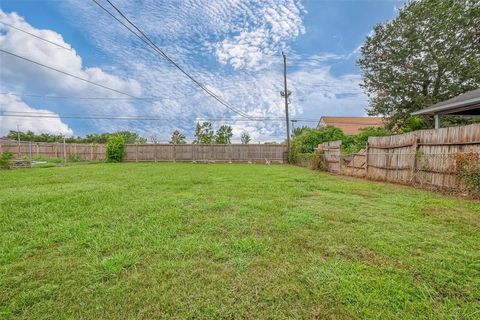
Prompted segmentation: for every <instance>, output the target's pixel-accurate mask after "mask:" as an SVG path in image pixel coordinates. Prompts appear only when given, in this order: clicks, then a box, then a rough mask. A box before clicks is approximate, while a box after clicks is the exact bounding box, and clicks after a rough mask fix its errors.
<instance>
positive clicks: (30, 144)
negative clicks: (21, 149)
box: [28, 141, 32, 168]
mask: <svg viewBox="0 0 480 320" xmlns="http://www.w3.org/2000/svg"><path fill="white" fill-rule="evenodd" d="M28 154H29V156H30V168H31V167H32V141H29V142H28Z"/></svg>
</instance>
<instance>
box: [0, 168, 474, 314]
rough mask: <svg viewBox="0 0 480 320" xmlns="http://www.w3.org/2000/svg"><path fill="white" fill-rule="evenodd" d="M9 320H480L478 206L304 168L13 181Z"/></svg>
mask: <svg viewBox="0 0 480 320" xmlns="http://www.w3.org/2000/svg"><path fill="white" fill-rule="evenodd" d="M0 180H1V186H0V250H1V251H0V253H1V257H0V318H2V319H17V318H18V319H100V318H101V319H158V318H164V319H175V318H178V319H187V318H188V319H225V318H227V319H285V318H294V319H302V318H303V319H312V318H320V319H323V318H327V319H350V318H361V319H478V318H479V317H480V202H478V201H470V200H465V199H455V198H449V197H446V196H443V195H440V194H435V193H430V192H425V191H421V190H415V189H413V188H409V187H404V186H396V185H389V184H382V183H375V182H369V181H364V180H358V179H353V178H347V177H338V176H332V175H328V174H325V173H321V172H314V171H310V170H307V169H303V168H297V167H293V166H286V165H285V166H276V165H272V166H265V165H246V164H245V165H239V164H174V163H168V164H155V163H148V164H135V163H123V164H97V165H84V166H72V167H61V168H48V169H33V170H16V171H2V172H0Z"/></svg>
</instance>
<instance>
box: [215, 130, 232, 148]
mask: <svg viewBox="0 0 480 320" xmlns="http://www.w3.org/2000/svg"><path fill="white" fill-rule="evenodd" d="M232 137H233V133H232V127H231V126H227V125H222V126H220V128H218V130H217V133H216V134H215V143H216V144H230V143H231V141H230V140H231V139H232Z"/></svg>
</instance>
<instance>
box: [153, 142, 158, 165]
mask: <svg viewBox="0 0 480 320" xmlns="http://www.w3.org/2000/svg"><path fill="white" fill-rule="evenodd" d="M157 149H158V145H157V144H156V143H155V144H154V145H153V157H154V158H155V162H157Z"/></svg>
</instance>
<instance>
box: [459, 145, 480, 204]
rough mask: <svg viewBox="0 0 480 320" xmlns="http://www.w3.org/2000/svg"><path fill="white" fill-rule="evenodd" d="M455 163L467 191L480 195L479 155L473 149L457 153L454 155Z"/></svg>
mask: <svg viewBox="0 0 480 320" xmlns="http://www.w3.org/2000/svg"><path fill="white" fill-rule="evenodd" d="M455 164H456V169H457V172H458V174H459V176H460V178H461V179H462V180H463V182H464V183H465V185H466V187H467V189H468V191H469V192H470V193H471V194H474V195H480V155H479V154H478V153H477V152H474V151H471V152H467V153H458V154H456V155H455Z"/></svg>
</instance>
